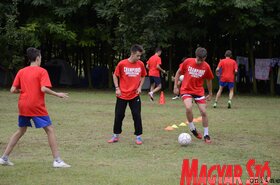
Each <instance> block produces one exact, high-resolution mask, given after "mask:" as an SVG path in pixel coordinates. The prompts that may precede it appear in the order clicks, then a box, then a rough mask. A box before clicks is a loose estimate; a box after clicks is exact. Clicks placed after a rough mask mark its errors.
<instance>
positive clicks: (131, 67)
mask: <svg viewBox="0 0 280 185" xmlns="http://www.w3.org/2000/svg"><path fill="white" fill-rule="evenodd" d="M114 74H115V75H116V76H117V77H119V81H120V82H119V83H120V84H119V86H120V90H121V96H119V98H121V99H124V100H131V99H133V98H135V97H136V96H138V94H137V89H138V87H139V85H140V82H141V77H144V76H146V75H147V72H146V69H145V66H144V63H143V62H142V61H140V60H138V61H137V62H134V63H132V62H129V60H128V59H124V60H122V61H120V62H119V63H118V65H117V67H116V69H115V72H114Z"/></svg>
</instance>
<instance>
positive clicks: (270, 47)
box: [268, 40, 275, 96]
mask: <svg viewBox="0 0 280 185" xmlns="http://www.w3.org/2000/svg"><path fill="white" fill-rule="evenodd" d="M268 44H269V45H268V57H269V58H272V42H271V40H270V41H269V43H268ZM269 80H270V94H271V95H272V96H273V95H275V84H274V70H273V69H272V70H271V71H270V74H269Z"/></svg>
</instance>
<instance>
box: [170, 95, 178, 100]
mask: <svg viewBox="0 0 280 185" xmlns="http://www.w3.org/2000/svg"><path fill="white" fill-rule="evenodd" d="M178 98H180V96H179V95H177V96H174V97H173V98H172V100H177V99H178Z"/></svg>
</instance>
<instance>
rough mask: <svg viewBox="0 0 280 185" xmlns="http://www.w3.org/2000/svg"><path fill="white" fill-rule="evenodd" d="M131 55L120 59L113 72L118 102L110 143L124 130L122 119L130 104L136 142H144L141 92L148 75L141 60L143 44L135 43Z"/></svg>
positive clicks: (115, 140)
mask: <svg viewBox="0 0 280 185" xmlns="http://www.w3.org/2000/svg"><path fill="white" fill-rule="evenodd" d="M130 53H131V54H130V57H129V58H128V59H124V60H122V61H120V62H119V63H118V65H117V67H116V69H115V72H114V74H113V81H114V85H115V88H116V97H117V102H116V106H115V120H114V127H113V132H114V133H113V136H112V138H111V139H110V140H109V141H108V143H115V142H118V141H119V134H121V132H122V121H123V119H124V116H125V109H126V106H127V104H129V107H130V110H131V113H132V117H133V121H134V129H135V132H134V134H135V135H136V144H137V145H141V144H142V138H141V135H142V132H143V131H142V119H141V100H140V96H139V95H140V93H141V89H142V86H143V83H144V80H145V76H146V75H147V73H146V69H145V66H144V64H143V62H142V61H140V57H141V55H142V54H143V53H144V49H143V47H142V46H141V45H137V44H136V45H133V46H132V47H131V49H130Z"/></svg>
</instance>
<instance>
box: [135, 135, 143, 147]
mask: <svg viewBox="0 0 280 185" xmlns="http://www.w3.org/2000/svg"><path fill="white" fill-rule="evenodd" d="M142 143H143V141H142V138H141V137H136V144H137V145H142Z"/></svg>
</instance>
